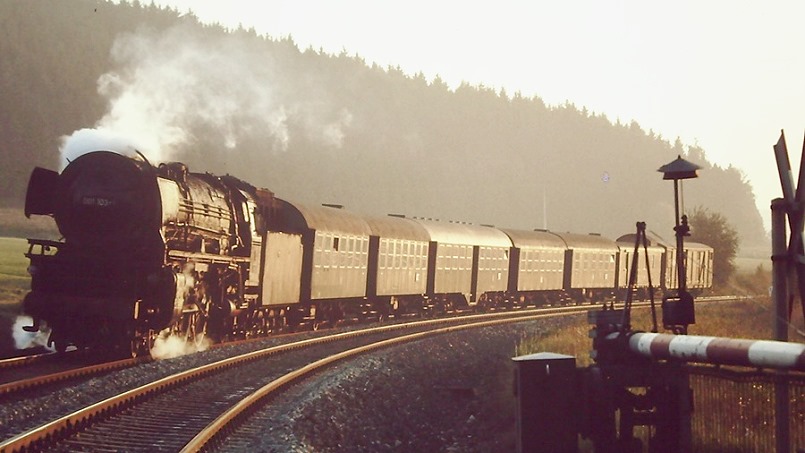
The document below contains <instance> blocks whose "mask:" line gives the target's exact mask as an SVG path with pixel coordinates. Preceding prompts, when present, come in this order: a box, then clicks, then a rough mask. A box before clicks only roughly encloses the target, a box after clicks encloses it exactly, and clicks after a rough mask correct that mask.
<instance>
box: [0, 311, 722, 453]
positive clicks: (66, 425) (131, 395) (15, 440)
mask: <svg viewBox="0 0 805 453" xmlns="http://www.w3.org/2000/svg"><path fill="white" fill-rule="evenodd" d="M724 299H726V298H719V300H724ZM636 305H637V304H636ZM640 305H641V306H644V307H646V306H648V303H647V302H644V303H640ZM593 306H595V305H581V306H563V307H551V308H538V309H525V310H518V311H505V312H497V313H491V314H479V315H470V316H461V317H452V318H439V319H432V320H426V321H416V322H409V323H401V324H393V325H386V326H380V327H374V328H369V329H362V330H356V331H351V332H343V333H339V334H334V335H329V336H326V337H320V338H312V339H307V340H301V341H298V342H293V343H288V344H284V345H278V346H273V347H270V348H266V349H262V350H258V351H253V352H250V353H247V354H243V355H240V356H236V357H231V358H228V359H224V360H221V361H218V362H214V363H210V364H207V365H203V366H200V367H197V368H194V369H191V370H187V371H184V372H181V373H177V374H174V375H172V376H167V377H165V378H162V379H159V380H157V381H154V382H152V383H149V384H146V385H143V386H141V387H138V388H135V389H132V390H129V391H126V392H124V393H121V394H120V395H117V396H114V397H111V398H108V399H106V400H104V401H101V402H98V403H95V404H93V405H91V406H88V407H86V408H83V409H80V410H78V411H75V412H73V413H71V414H68V415H66V416H64V417H61V418H59V419H57V420H54V421H52V422H50V423H47V424H45V425H42V426H40V427H38V428H35V429H33V430H30V431H28V432H25V433H21V434H19V435H17V436H14V437H12V438H10V439H8V440H5V441H3V442H2V443H0V453H5V452H18V451H36V450H38V449H40V448H41V447H42V445H44V443H45V442H47V441H51V440H52V439H56V438H63V437H66V436H67V435H69V434H72V433H74V432H77V431H79V430H81V429H83V428H84V427H85V426H87V425H89V424H90V423H92V422H93V421H94V420H96V419H98V418H99V417H103V418H106V417H107V416H108V415H112V413H116V412H119V411H122V410H124V409H125V408H127V407H129V406H131V405H133V404H135V403H137V402H140V401H141V400H143V399H144V398H146V397H147V396H149V395H152V394H156V393H158V392H162V391H167V390H170V389H172V388H174V387H177V386H179V385H180V384H183V383H189V382H192V381H194V380H198V379H200V378H202V377H204V376H206V375H208V374H210V373H213V372H216V371H218V370H224V369H227V368H230V367H233V366H236V365H239V364H245V363H248V362H251V361H254V360H258V359H261V358H264V357H268V356H271V355H274V354H278V353H283V352H288V351H292V350H296V349H300V348H304V347H307V346H313V345H317V344H324V343H327V342H335V341H338V340H342V339H348V338H357V337H359V336H362V335H369V334H372V333H381V332H388V331H393V330H402V329H407V328H415V327H423V326H429V325H436V324H448V323H466V322H472V321H474V320H478V319H481V318H487V319H488V318H523V317H527V316H535V315H539V316H549V315H559V314H564V313H568V314H569V313H574V312H584V311H585V310H588V309H590V308H591V307H593ZM57 374H60V373H57Z"/></svg>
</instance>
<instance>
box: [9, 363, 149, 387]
mask: <svg viewBox="0 0 805 453" xmlns="http://www.w3.org/2000/svg"><path fill="white" fill-rule="evenodd" d="M151 360H152V359H151V358H150V357H137V358H132V359H122V360H115V361H113V362H104V363H99V364H97V365H90V366H85V367H79V368H73V369H70V370H65V371H59V372H57V373H51V374H46V375H43V376H37V377H34V378H30V379H20V380H18V381H13V382H8V383H5V384H0V396H2V395H8V394H11V393H15V392H19V391H22V390H31V389H34V388H37V387H42V386H45V385H51V384H55V383H56V382H62V381H67V380H69V379H75V378H78V377H83V376H92V375H95V374H100V373H105V372H108V371H116V370H120V369H124V368H130V367H133V366H135V365H140V364H143V363H147V362H150V361H151Z"/></svg>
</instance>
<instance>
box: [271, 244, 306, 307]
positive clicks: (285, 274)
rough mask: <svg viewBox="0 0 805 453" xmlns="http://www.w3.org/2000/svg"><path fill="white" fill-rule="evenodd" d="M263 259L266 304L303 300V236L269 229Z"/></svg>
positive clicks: (281, 303) (283, 303)
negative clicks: (300, 297)
mask: <svg viewBox="0 0 805 453" xmlns="http://www.w3.org/2000/svg"><path fill="white" fill-rule="evenodd" d="M264 246H265V254H264V255H263V256H264V260H263V263H264V265H263V278H262V283H263V293H262V296H263V299H262V304H263V305H287V304H293V303H296V302H299V294H300V287H301V281H302V236H301V235H298V234H288V233H277V232H269V233H268V235H267V237H266V241H265V244H264Z"/></svg>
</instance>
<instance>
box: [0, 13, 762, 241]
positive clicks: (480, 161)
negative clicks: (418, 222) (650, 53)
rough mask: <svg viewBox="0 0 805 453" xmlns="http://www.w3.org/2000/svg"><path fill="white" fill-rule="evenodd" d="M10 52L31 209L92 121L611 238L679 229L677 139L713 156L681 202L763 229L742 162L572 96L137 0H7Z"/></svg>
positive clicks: (226, 162)
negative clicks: (454, 79)
mask: <svg viewBox="0 0 805 453" xmlns="http://www.w3.org/2000/svg"><path fill="white" fill-rule="evenodd" d="M0 56H1V57H2V58H0V97H1V99H2V102H0V206H1V207H3V208H20V207H22V205H23V203H24V198H25V188H26V184H27V179H28V176H29V174H30V172H31V170H32V168H33V167H34V166H44V167H48V168H54V169H58V166H59V160H60V148H61V147H62V145H63V144H64V143H65V140H67V137H70V136H73V137H77V136H78V135H80V134H75V135H74V133H75V132H76V131H80V130H82V129H97V130H103V131H111V132H115V133H116V132H121V133H122V134H123V135H124V136H126V137H128V138H130V139H131V145H132V146H134V147H136V148H137V149H138V150H139V151H141V152H142V153H143V154H144V155H145V156H147V157H148V159H149V160H151V161H152V162H159V161H166V160H178V161H182V162H185V163H186V164H188V166H189V167H190V169H191V171H207V172H210V173H214V174H225V173H228V174H232V175H235V176H237V177H239V178H241V179H244V180H246V181H248V182H250V183H252V184H254V185H256V186H262V187H266V188H268V189H270V190H272V191H274V192H275V193H276V194H277V196H279V197H280V198H286V199H288V200H292V201H297V202H305V203H338V204H342V205H345V206H346V208H347V209H350V210H353V211H356V212H359V213H365V214H375V215H385V214H387V213H395V214H405V215H409V216H418V217H429V218H437V219H441V220H452V221H464V222H472V223H483V224H495V225H497V226H501V227H513V228H522V229H532V228H544V227H547V228H548V229H551V230H554V231H574V232H580V233H587V232H597V233H601V234H603V235H605V236H608V237H611V238H616V237H618V236H620V235H622V234H625V233H631V232H633V230H634V228H635V226H634V225H635V222H636V221H645V222H647V224H648V228H649V229H650V230H653V231H656V232H657V233H659V234H660V235H661V236H663V237H665V238H667V239H672V236H673V231H672V227H673V201H674V199H673V184H672V183H671V182H669V181H663V180H662V175H661V174H660V173H658V172H657V169H658V168H659V167H660V166H661V165H664V164H666V163H668V162H670V161H672V160H673V159H674V158H676V156H677V155H680V154H681V155H682V156H683V157H685V158H686V159H688V160H690V161H692V162H694V163H696V164H698V165H700V166H702V167H703V169H702V170H701V171H700V172H699V175H700V177H699V178H698V179H696V180H693V181H686V182H685V184H684V190H685V192H684V194H685V198H684V202H685V206H686V207H687V208H688V210H692V209H693V208H695V207H702V208H704V209H708V210H709V211H711V212H716V213H720V214H722V215H723V216H724V217H725V218H726V219H727V220H728V221H729V223H730V224H731V225H732V226H733V228H734V229H735V230H736V231H737V233H738V235H739V238H740V241H741V245H743V246H745V247H764V246H766V245H767V243H768V241H767V239H766V235H765V232H764V230H763V226H762V221H761V217H760V215H759V213H758V211H757V208H756V207H755V200H754V195H753V193H752V188H751V186H750V185H749V184H748V182H747V181H746V180H745V178H744V176H743V174H742V173H741V172H740V171H739V170H738V169H735V168H721V167H718V166H714V165H712V164H710V163H709V162H708V161H707V155H706V150H703V149H700V148H698V147H697V146H694V145H690V144H685V143H681V142H680V141H679V140H674V139H673V138H670V139H669V138H667V137H662V136H658V135H657V134H655V133H654V132H652V131H650V130H649V131H647V130H644V129H643V128H642V127H641V126H640V124H639V123H637V122H631V123H628V124H624V123H621V122H620V121H619V120H618V119H617V118H607V117H606V116H604V115H601V114H597V113H594V112H589V111H587V110H586V109H585V108H584V107H582V106H576V105H573V104H571V103H567V104H565V105H546V104H545V103H544V102H543V101H542V100H541V99H540V98H539V97H524V96H522V95H520V94H519V93H509V92H505V91H502V90H501V91H496V90H493V89H490V88H488V87H484V86H475V85H469V84H464V85H461V86H460V87H458V88H455V89H450V88H449V87H448V86H447V85H446V84H445V83H444V82H443V81H441V80H440V79H439V78H438V77H437V78H436V79H435V80H428V79H426V78H425V77H424V76H423V75H422V74H407V73H404V72H403V71H402V70H400V69H399V68H395V67H379V66H376V65H372V64H371V63H367V62H366V61H365V60H363V59H362V58H361V57H360V55H355V54H350V53H349V52H348V51H344V52H342V53H341V54H339V55H332V54H328V53H325V52H322V51H320V50H317V49H300V48H298V46H297V45H296V44H295V43H294V42H293V39H292V37H269V36H260V35H258V34H256V33H255V32H254V31H253V30H244V29H238V30H227V29H224V28H223V27H220V26H217V25H205V24H200V23H199V22H198V21H197V20H196V19H195V18H194V17H193V16H192V15H191V14H186V13H182V12H178V11H174V10H170V9H160V8H158V7H156V6H153V5H148V4H145V3H140V2H134V3H122V4H113V3H105V2H102V1H96V0H73V1H70V2H65V1H59V0H40V1H36V2H29V1H25V0H5V1H3V2H0ZM523 57H525V56H523ZM445 58H449V56H445ZM530 58H531V57H530ZM545 66H546V68H549V65H548V64H546V65H545ZM546 70H547V69H546ZM590 77H595V75H594V74H592V73H591V74H590ZM538 89H539V88H538V87H537V91H538ZM691 108H694V107H693V106H691ZM692 229H693V231H694V237H695V225H692ZM0 233H3V231H1V230H0Z"/></svg>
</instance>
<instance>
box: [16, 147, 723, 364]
mask: <svg viewBox="0 0 805 453" xmlns="http://www.w3.org/2000/svg"><path fill="white" fill-rule="evenodd" d="M25 215H26V216H27V217H29V218H30V216H32V215H45V216H52V217H53V219H54V220H55V222H56V225H57V227H58V229H59V231H60V234H61V235H62V238H61V239H60V240H58V241H55V240H46V239H35V238H31V239H29V240H28V244H29V245H28V251H27V253H26V256H27V257H28V258H29V260H30V266H29V269H28V270H29V273H30V275H31V291H30V292H29V293H28V294H27V295H26V296H25V298H24V300H23V311H24V313H26V314H27V315H29V316H30V317H31V318H32V319H33V325H31V326H26V330H28V331H38V330H40V329H42V328H44V326H46V327H47V328H48V329H49V330H50V337H49V340H48V342H49V344H50V345H51V346H52V347H54V348H55V349H56V350H58V351H64V350H66V349H67V348H68V347H71V346H74V347H76V348H116V349H120V348H122V349H124V350H126V351H129V352H131V353H132V354H138V353H143V352H145V351H147V350H148V348H149V347H150V346H151V345H152V344H153V341H154V339H155V338H156V337H157V335H160V334H163V335H164V334H165V332H168V333H170V334H175V335H180V336H182V337H184V338H186V339H187V340H188V341H194V339H197V338H199V336H205V337H208V338H211V339H213V340H214V341H221V340H224V339H227V338H236V337H246V336H254V335H264V334H268V333H270V332H272V331H278V330H283V329H290V328H298V327H299V326H302V325H308V326H311V327H313V328H315V327H318V326H321V325H335V324H338V323H340V322H346V321H348V320H354V319H367V318H368V319H382V318H391V317H402V316H405V315H412V316H415V315H420V316H421V315H435V314H438V313H441V312H445V311H449V310H461V309H477V310H490V309H498V308H501V307H507V306H509V307H510V306H531V305H534V306H541V305H554V304H566V303H579V302H584V301H600V300H606V299H607V298H610V299H612V298H617V297H622V295H623V294H624V291H626V290H627V288H629V289H630V290H631V291H635V290H638V289H640V288H642V289H643V290H644V291H645V289H646V288H647V287H648V280H649V277H651V278H653V279H654V281H653V284H652V286H653V287H655V288H657V291H658V292H667V291H671V290H673V289H674V288H675V287H676V285H677V281H676V273H675V272H674V269H675V266H676V264H675V263H676V248H675V246H674V244H673V243H669V242H666V241H664V240H663V239H662V238H660V237H659V236H657V235H655V234H653V233H649V234H648V235H647V237H648V247H647V248H646V249H645V250H646V252H647V253H641V258H640V259H639V260H637V262H638V271H637V272H636V275H637V281H636V282H633V285H632V286H631V287H630V286H629V283H628V275H629V270H630V266H632V261H633V260H632V259H630V257H631V256H632V255H633V254H634V250H635V241H634V237H635V233H630V234H625V235H623V236H621V237H620V238H618V239H616V240H611V239H608V238H606V237H603V236H601V235H598V234H574V233H560V232H552V231H547V230H533V231H528V230H516V229H506V228H497V227H495V226H492V225H473V224H468V223H460V222H445V221H438V220H432V219H423V218H413V217H406V216H404V215H388V216H386V217H377V216H364V215H359V214H356V213H353V212H350V211H348V210H346V209H344V208H343V207H342V206H339V205H332V204H327V205H320V206H319V205H306V204H300V203H294V202H291V201H286V200H284V199H281V198H279V197H277V196H275V194H274V193H273V192H271V191H270V190H267V189H264V188H258V187H255V186H253V185H251V184H249V183H248V182H245V181H243V180H241V179H238V178H236V177H233V176H230V175H225V176H216V175H213V174H210V173H194V172H190V171H189V170H188V168H187V166H186V165H184V164H182V163H179V162H168V163H161V164H158V165H152V164H151V163H150V162H149V161H148V160H147V158H146V157H145V156H144V155H143V154H141V153H139V152H138V153H136V154H134V155H123V154H120V153H117V152H114V151H108V150H97V151H92V152H88V153H86V154H83V155H81V156H79V157H77V158H75V159H74V160H72V161H71V162H70V163H69V164H68V165H67V166H66V167H65V168H64V169H63V170H62V171H61V172H57V171H54V170H49V169H45V168H42V167H36V168H34V170H33V171H32V173H31V177H30V180H29V184H28V190H27V193H26V200H25ZM642 251H643V249H642V248H641V252H642ZM684 256H685V260H686V263H687V273H688V275H687V286H688V288H689V289H690V290H692V291H697V290H704V289H707V288H710V287H712V271H713V249H712V248H711V247H709V246H707V245H704V244H697V243H692V242H686V247H685V254H684ZM646 257H648V259H645V258H646Z"/></svg>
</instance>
